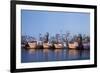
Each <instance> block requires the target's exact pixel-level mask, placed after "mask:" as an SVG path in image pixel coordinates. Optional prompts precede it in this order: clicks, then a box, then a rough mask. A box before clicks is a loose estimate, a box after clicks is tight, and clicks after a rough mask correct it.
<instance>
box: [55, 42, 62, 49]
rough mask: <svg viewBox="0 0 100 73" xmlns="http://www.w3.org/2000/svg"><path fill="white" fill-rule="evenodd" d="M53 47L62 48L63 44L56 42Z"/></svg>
mask: <svg viewBox="0 0 100 73" xmlns="http://www.w3.org/2000/svg"><path fill="white" fill-rule="evenodd" d="M54 47H55V48H58V49H61V48H63V44H61V43H57V44H54Z"/></svg>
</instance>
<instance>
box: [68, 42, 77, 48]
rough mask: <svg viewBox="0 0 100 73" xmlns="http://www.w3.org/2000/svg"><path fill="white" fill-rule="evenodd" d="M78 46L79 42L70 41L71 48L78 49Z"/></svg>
mask: <svg viewBox="0 0 100 73" xmlns="http://www.w3.org/2000/svg"><path fill="white" fill-rule="evenodd" d="M77 47H78V42H72V43H68V48H69V49H76V48H77Z"/></svg>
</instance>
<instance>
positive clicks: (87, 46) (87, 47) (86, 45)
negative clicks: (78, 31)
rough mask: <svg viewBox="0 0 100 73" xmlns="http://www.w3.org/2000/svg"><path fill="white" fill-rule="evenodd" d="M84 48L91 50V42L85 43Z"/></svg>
mask: <svg viewBox="0 0 100 73" xmlns="http://www.w3.org/2000/svg"><path fill="white" fill-rule="evenodd" d="M83 48H84V49H87V50H89V49H90V43H89V42H88V43H83Z"/></svg>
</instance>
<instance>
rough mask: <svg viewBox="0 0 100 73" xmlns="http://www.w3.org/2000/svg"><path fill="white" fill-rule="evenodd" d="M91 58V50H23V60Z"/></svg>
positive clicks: (24, 61)
mask: <svg viewBox="0 0 100 73" xmlns="http://www.w3.org/2000/svg"><path fill="white" fill-rule="evenodd" d="M87 59H90V50H75V49H73V50H71V49H70V50H69V49H66V48H64V49H29V50H27V49H25V48H22V51H21V62H22V63H27V62H47V61H69V60H87Z"/></svg>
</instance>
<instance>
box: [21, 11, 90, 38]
mask: <svg viewBox="0 0 100 73" xmlns="http://www.w3.org/2000/svg"><path fill="white" fill-rule="evenodd" d="M21 25H22V27H21V28H22V35H30V36H34V37H37V38H38V37H39V33H41V34H43V35H44V34H45V33H46V32H49V34H50V36H53V35H55V34H56V33H62V34H63V33H66V32H67V31H68V32H70V33H71V34H79V33H80V34H88V35H89V34H90V14H89V13H77V12H51V11H35V10H21Z"/></svg>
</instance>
